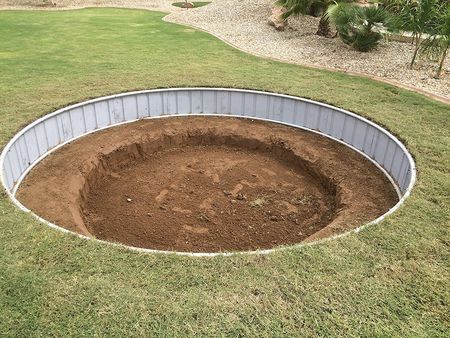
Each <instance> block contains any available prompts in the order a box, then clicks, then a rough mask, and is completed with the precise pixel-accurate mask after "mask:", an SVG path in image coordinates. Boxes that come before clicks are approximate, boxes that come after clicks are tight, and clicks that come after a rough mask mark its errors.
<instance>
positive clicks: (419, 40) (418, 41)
mask: <svg viewBox="0 0 450 338" xmlns="http://www.w3.org/2000/svg"><path fill="white" fill-rule="evenodd" d="M421 38H422V34H420V35H418V36H416V48H415V49H414V54H413V57H412V60H411V63H410V65H409V69H413V66H414V62H416V58H417V54H418V53H419V49H420V45H421V42H422V41H421Z"/></svg>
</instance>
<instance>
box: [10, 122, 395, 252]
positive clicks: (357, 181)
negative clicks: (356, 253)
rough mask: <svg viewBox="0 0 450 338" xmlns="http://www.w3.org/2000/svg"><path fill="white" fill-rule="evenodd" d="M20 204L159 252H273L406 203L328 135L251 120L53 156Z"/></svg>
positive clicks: (150, 133) (124, 133) (163, 129)
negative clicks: (396, 204) (399, 200)
mask: <svg viewBox="0 0 450 338" xmlns="http://www.w3.org/2000/svg"><path fill="white" fill-rule="evenodd" d="M17 197H18V199H19V200H20V201H21V202H22V203H23V204H24V205H25V206H26V207H28V208H29V209H31V210H32V211H34V212H35V213H36V214H38V215H40V216H41V217H43V218H45V219H47V220H49V221H51V222H53V223H55V224H58V225H60V226H63V227H65V228H67V229H69V230H72V231H75V232H78V233H81V234H84V235H87V236H93V237H97V238H99V239H103V240H107V241H112V242H120V243H123V244H126V245H131V246H136V247H142V248H151V249H159V250H176V251H190V252H219V251H237V250H255V249H268V248H273V247H275V246H279V245H284V244H293V243H299V242H303V241H312V240H317V239H320V238H324V237H328V236H332V235H336V234H339V233H342V232H344V231H346V230H348V229H351V228H355V227H357V226H359V225H362V224H363V223H366V222H368V221H370V220H373V219H375V218H376V217H378V216H380V215H382V214H383V213H385V212H386V211H387V210H388V209H389V208H390V207H392V206H393V205H394V204H395V203H396V202H397V201H398V197H397V194H396V192H395V190H394V188H393V186H392V184H391V183H390V182H389V181H388V179H387V178H386V177H385V176H384V175H383V174H382V173H381V172H380V171H379V170H378V169H377V168H376V167H375V166H374V165H373V163H371V162H370V161H368V160H367V159H366V158H364V157H363V156H362V155H360V154H358V153H357V152H355V151H353V150H351V149H350V148H348V147H346V146H344V145H342V144H340V143H338V142H335V141H332V140H330V139H328V138H325V137H323V136H320V135H317V134H314V133H311V132H307V131H303V130H299V129H297V128H292V127H287V126H283V125H279V124H275V123H268V122H262V121H256V120H249V119H238V118H223V117H174V118H163V119H148V120H141V121H138V122H134V123H130V124H126V125H122V126H117V127H114V128H110V129H107V130H103V131H100V132H97V133H94V134H90V135H88V136H85V137H83V138H81V139H79V140H76V141H74V142H72V143H70V144H68V145H66V146H64V147H62V148H60V149H58V150H57V151H55V152H53V153H52V154H51V155H49V156H48V157H46V158H45V159H44V160H43V161H42V162H41V163H39V164H38V165H37V166H36V167H35V168H34V169H33V170H32V171H31V172H30V173H29V174H28V175H27V177H26V178H25V180H24V182H23V183H22V184H21V186H20V189H19V191H18V194H17Z"/></svg>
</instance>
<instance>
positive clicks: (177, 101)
mask: <svg viewBox="0 0 450 338" xmlns="http://www.w3.org/2000/svg"><path fill="white" fill-rule="evenodd" d="M178 114H225V115H236V116H245V117H254V118H260V119H266V120H270V121H274V122H281V123H286V124H290V125H294V126H298V127H302V128H306V129H310V130H314V131H318V132H320V133H322V134H324V135H327V136H330V137H332V138H335V139H337V140H341V141H343V142H344V143H346V144H347V145H350V146H352V147H354V148H356V149H357V150H359V151H360V152H362V153H364V154H366V155H367V156H368V157H369V158H371V159H373V160H374V161H375V162H376V163H378V164H379V165H380V166H381V167H382V168H384V169H385V170H386V171H387V173H389V175H390V176H391V178H392V180H393V181H394V182H395V183H396V185H397V186H398V188H399V190H400V192H401V193H402V194H405V193H406V192H407V191H409V190H410V189H411V187H412V185H413V183H414V178H415V167H414V161H413V159H412V157H411V156H410V154H409V153H408V151H407V150H406V148H405V147H404V146H403V145H402V144H401V143H400V142H399V141H398V140H397V139H396V138H395V137H394V136H393V135H391V134H390V133H389V132H387V131H386V130H384V129H382V128H380V127H379V126H377V125H375V124H373V123H371V122H370V121H368V120H366V119H364V118H361V117H360V116H358V115H355V114H353V113H350V112H347V111H344V110H342V109H338V108H335V107H331V106H329V105H325V104H321V103H318V102H314V101H310V100H305V99H301V98H295V97H290V96H286V95H278V94H272V93H264V92H256V91H250V90H239V89H220V88H217V89H215V88H180V89H161V90H149V91H143V92H133V93H126V94H120V95H115V96H110V97H105V98H99V99H95V100H91V101H87V102H84V103H81V104H77V105H73V106H70V107H67V108H64V109H61V110H58V111H57V112H55V113H52V114H49V115H47V116H45V117H43V118H41V119H39V120H37V121H36V122H34V123H32V124H31V125H29V126H28V127H26V128H25V129H23V130H22V131H20V132H19V133H18V134H17V135H16V136H15V137H14V138H13V139H12V140H11V142H10V143H9V144H8V145H7V146H6V147H5V149H4V150H3V153H2V156H1V158H0V165H1V168H0V170H1V173H2V181H3V184H4V185H5V187H6V189H7V190H8V191H9V192H10V193H11V192H13V191H14V189H15V188H16V187H17V185H18V184H20V181H21V180H22V178H23V176H24V174H26V173H27V171H28V170H29V169H30V167H31V166H33V165H34V164H36V162H37V161H38V160H40V159H41V158H42V157H43V156H45V155H46V154H47V153H48V152H49V151H51V150H52V149H54V148H55V147H57V146H59V145H61V144H63V143H65V142H67V141H70V140H73V139H74V138H77V137H80V136H82V135H84V134H86V133H89V132H92V131H95V130H98V129H101V128H105V127H109V126H113V125H116V124H118V123H124V122H129V121H134V120H137V119H141V118H147V117H157V116H164V115H178Z"/></svg>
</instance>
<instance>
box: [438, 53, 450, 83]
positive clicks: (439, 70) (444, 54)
mask: <svg viewBox="0 0 450 338" xmlns="http://www.w3.org/2000/svg"><path fill="white" fill-rule="evenodd" d="M448 47H449V45H447V48H446V49H445V50H444V51H443V52H442V57H441V61H440V62H439V68H438V71H437V74H436V77H437V78H440V77H441V76H442V74H443V73H444V61H445V58H446V57H447V52H448Z"/></svg>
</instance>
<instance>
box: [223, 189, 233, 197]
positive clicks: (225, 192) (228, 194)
mask: <svg viewBox="0 0 450 338" xmlns="http://www.w3.org/2000/svg"><path fill="white" fill-rule="evenodd" d="M222 192H223V194H224V195H225V196H231V195H232V193H231V191H228V190H223V191H222Z"/></svg>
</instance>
